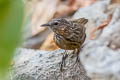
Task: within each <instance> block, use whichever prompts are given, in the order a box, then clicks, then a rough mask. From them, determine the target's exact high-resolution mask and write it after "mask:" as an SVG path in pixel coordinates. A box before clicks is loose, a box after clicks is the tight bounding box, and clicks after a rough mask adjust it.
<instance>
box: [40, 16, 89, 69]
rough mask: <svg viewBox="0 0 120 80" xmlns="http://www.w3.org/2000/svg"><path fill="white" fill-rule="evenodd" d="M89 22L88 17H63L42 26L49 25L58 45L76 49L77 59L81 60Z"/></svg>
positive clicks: (64, 56)
mask: <svg viewBox="0 0 120 80" xmlns="http://www.w3.org/2000/svg"><path fill="white" fill-rule="evenodd" d="M87 22H88V19H85V18H80V19H76V20H70V21H68V20H66V19H63V18H61V19H53V20H51V21H49V22H48V23H47V24H43V25H42V26H48V27H49V28H50V29H51V30H52V31H53V32H54V41H55V43H56V44H57V46H58V47H60V48H61V49H64V50H74V51H73V53H75V54H76V55H77V58H76V61H79V56H78V55H79V51H80V48H81V47H82V44H83V43H84V41H85V38H86V33H85V29H86V28H85V27H84V26H85V24H86V23H87ZM66 57H67V55H66V54H65V55H63V58H62V64H61V70H62V66H63V63H64V61H65V59H66Z"/></svg>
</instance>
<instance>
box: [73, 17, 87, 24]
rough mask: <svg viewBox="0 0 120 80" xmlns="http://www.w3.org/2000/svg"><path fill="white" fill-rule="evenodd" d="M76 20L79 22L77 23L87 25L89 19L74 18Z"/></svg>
mask: <svg viewBox="0 0 120 80" xmlns="http://www.w3.org/2000/svg"><path fill="white" fill-rule="evenodd" d="M74 22H77V23H80V24H82V25H85V24H86V23H87V22H88V19H85V18H79V19H76V20H74Z"/></svg>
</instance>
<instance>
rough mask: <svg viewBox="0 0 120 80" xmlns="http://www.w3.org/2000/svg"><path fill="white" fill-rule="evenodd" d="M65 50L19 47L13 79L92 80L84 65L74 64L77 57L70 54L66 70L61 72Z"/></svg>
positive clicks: (12, 72)
mask: <svg viewBox="0 0 120 80" xmlns="http://www.w3.org/2000/svg"><path fill="white" fill-rule="evenodd" d="M63 52H64V50H61V49H60V50H57V51H51V52H49V51H36V50H30V49H19V50H18V51H17V53H16V57H15V59H14V61H15V64H14V66H13V68H12V71H11V80H90V78H88V77H87V76H86V71H85V70H84V68H83V66H82V65H81V64H80V65H79V64H75V65H74V63H75V58H70V56H69V58H68V59H67V60H66V67H64V71H63V72H60V62H61V57H62V53H63ZM70 52H71V51H69V53H70ZM13 75H14V76H13Z"/></svg>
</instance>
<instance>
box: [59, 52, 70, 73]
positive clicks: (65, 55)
mask: <svg viewBox="0 0 120 80" xmlns="http://www.w3.org/2000/svg"><path fill="white" fill-rule="evenodd" d="M67 57H68V54H67V53H66V51H65V52H64V54H63V57H62V62H61V64H60V71H61V72H63V71H64V70H63V67H65V65H66V64H65V60H66V58H67Z"/></svg>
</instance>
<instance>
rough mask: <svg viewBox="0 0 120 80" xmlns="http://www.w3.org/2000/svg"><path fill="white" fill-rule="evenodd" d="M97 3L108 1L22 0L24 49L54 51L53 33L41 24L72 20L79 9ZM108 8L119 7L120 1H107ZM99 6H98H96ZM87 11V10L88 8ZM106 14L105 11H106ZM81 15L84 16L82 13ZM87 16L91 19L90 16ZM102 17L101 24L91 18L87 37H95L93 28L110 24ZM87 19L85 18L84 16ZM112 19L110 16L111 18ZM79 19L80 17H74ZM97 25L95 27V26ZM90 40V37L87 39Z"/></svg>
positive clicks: (108, 20)
mask: <svg viewBox="0 0 120 80" xmlns="http://www.w3.org/2000/svg"><path fill="white" fill-rule="evenodd" d="M99 1H108V0H52V1H51V0H24V3H25V12H26V19H27V24H26V29H25V32H27V33H26V37H27V38H25V42H24V44H23V46H24V47H25V48H31V49H39V50H56V49H58V47H57V46H56V45H55V43H54V41H53V33H52V32H51V31H50V30H49V29H48V28H43V27H40V25H41V24H44V23H47V22H48V21H49V20H51V19H53V18H61V17H63V18H67V19H73V18H75V17H73V16H74V15H75V14H76V13H77V12H79V9H81V8H84V7H89V6H92V5H93V4H96V3H97V2H99ZM109 3H110V5H109V7H107V8H108V9H109V10H110V9H113V7H115V6H117V5H119V3H120V0H109ZM98 6H99V4H98ZM104 6H105V5H104V4H103V9H102V11H103V10H105V8H106V7H104ZM88 9H89V8H88ZM92 11H96V9H94V10H93V9H92V10H91V12H92ZM97 13H98V14H96V15H99V14H100V15H101V11H99V12H97ZM106 13H107V11H106ZM83 14H86V13H84V12H83ZM107 15H108V16H111V15H112V13H110V14H107ZM89 16H91V17H92V15H91V14H89ZM108 16H107V18H106V17H104V18H101V19H103V20H102V22H101V21H100V23H99V24H98V23H95V20H94V19H92V18H88V19H90V21H92V22H94V23H90V25H92V27H91V28H89V31H88V33H89V36H92V37H93V36H95V35H92V34H91V32H92V31H93V32H95V31H94V28H95V27H98V26H101V25H103V26H106V25H107V24H108V23H109V22H110V17H109V19H108ZM84 17H86V18H87V16H84ZM111 17H112V16H111ZM76 18H80V17H76ZM106 20H107V22H106ZM96 22H97V21H96ZM96 24H97V25H96ZM104 24H105V25H104ZM89 39H90V37H89Z"/></svg>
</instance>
